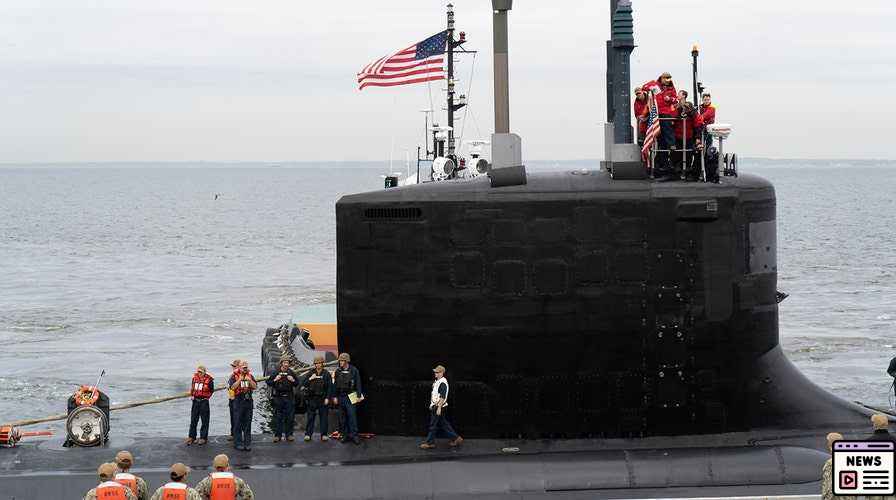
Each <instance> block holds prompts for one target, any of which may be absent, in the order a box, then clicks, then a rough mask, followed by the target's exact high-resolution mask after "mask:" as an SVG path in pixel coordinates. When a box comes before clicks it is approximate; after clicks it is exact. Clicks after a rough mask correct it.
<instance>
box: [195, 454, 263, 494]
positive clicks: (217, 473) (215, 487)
mask: <svg viewBox="0 0 896 500" xmlns="http://www.w3.org/2000/svg"><path fill="white" fill-rule="evenodd" d="M212 468H213V469H214V470H213V471H212V473H211V474H209V475H208V476H207V477H206V478H205V479H203V480H202V481H199V484H197V485H196V492H197V493H199V496H200V497H201V498H202V499H203V500H254V499H255V495H254V494H253V493H252V489H251V488H249V485H248V484H246V482H245V481H243V480H242V479H240V478H238V477H236V476H235V475H233V472H230V458H228V457H227V455H218V456H216V457H215V459H214V461H213V462H212Z"/></svg>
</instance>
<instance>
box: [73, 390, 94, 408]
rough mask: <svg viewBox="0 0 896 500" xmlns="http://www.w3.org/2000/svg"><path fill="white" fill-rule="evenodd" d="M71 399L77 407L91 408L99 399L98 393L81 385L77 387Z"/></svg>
mask: <svg viewBox="0 0 896 500" xmlns="http://www.w3.org/2000/svg"><path fill="white" fill-rule="evenodd" d="M73 397H74V398H75V404H76V405H78V406H93V405H95V404H96V402H97V400H99V398H100V391H98V390H95V388H93V387H89V386H86V385H82V386H81V387H78V390H77V391H75V394H74V396H73Z"/></svg>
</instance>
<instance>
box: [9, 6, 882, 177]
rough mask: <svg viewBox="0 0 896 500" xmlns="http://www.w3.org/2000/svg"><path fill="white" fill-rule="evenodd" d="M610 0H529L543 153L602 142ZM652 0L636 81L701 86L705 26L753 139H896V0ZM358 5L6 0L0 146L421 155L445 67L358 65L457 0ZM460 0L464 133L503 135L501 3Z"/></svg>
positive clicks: (844, 145)
mask: <svg viewBox="0 0 896 500" xmlns="http://www.w3.org/2000/svg"><path fill="white" fill-rule="evenodd" d="M608 3H609V2H608V1H605V0H580V1H572V0H550V1H547V0H539V1H533V0H517V1H516V2H514V9H513V10H512V11H511V13H510V76H511V89H510V96H511V115H510V119H511V129H512V131H514V132H517V133H519V134H520V135H521V136H522V139H523V157H524V159H529V160H536V159H538V160H545V159H548V160H549V159H572V158H598V157H601V156H602V154H603V144H602V122H603V120H604V118H605V116H606V112H605V103H604V95H605V90H604V85H605V83H604V75H605V55H604V41H605V40H606V38H607V37H608V35H609V33H608V23H609V21H608V12H607V10H608V6H607V4H608ZM633 3H634V10H635V30H636V33H635V36H636V39H637V42H638V44H639V47H638V48H637V49H636V50H635V53H634V54H633V58H632V66H633V75H634V77H633V84H635V83H641V82H643V81H646V80H647V79H651V78H655V77H656V75H658V74H659V73H660V72H662V71H664V70H668V71H671V72H672V74H673V76H674V77H675V80H676V83H677V84H678V85H679V86H680V87H681V86H686V87H687V88H690V69H689V58H690V55H689V52H690V46H691V44H692V43H693V42H697V43H699V44H700V46H701V48H702V54H703V58H702V69H701V70H702V79H703V81H704V82H705V83H706V84H707V86H708V88H709V89H710V90H711V91H712V93H713V96H714V100H715V102H716V104H717V106H718V121H719V122H726V123H731V124H733V125H734V133H733V134H732V138H731V141H730V144H731V147H732V148H733V149H734V150H736V151H738V152H739V153H741V154H742V155H744V156H769V157H791V158H793V157H797V158H890V159H893V158H896V153H894V152H893V146H892V144H893V141H892V137H893V135H894V132H896V127H894V125H893V117H894V115H896V104H894V99H896V97H894V96H896V83H894V82H896V55H894V54H896V37H894V36H893V35H892V24H893V22H894V20H896V2H893V1H892V0H866V1H862V2H855V1H852V2H833V1H829V0H824V1H822V0H788V1H787V2H781V1H774V0H755V1H740V0H724V1H715V2H709V1H705V0H703V1H696V0H681V1H666V0H663V1H660V0H634V2H633ZM76 4H77V5H76ZM341 4H342V5H344V6H345V7H343V8H340V7H339V5H340V2H311V1H308V0H305V1H299V2H297V1H295V0H290V1H284V0H263V1H259V2H246V1H245V0H239V1H236V0H189V1H186V2H185V1H183V0H152V1H149V0H146V1H142V2H137V1H131V0H107V1H99V0H81V1H80V2H73V1H71V0H3V2H2V3H0V91H2V92H0V96H2V97H0V162H27V161H34V162H40V161H119V160H121V161H192V160H208V161H213V160H224V161H229V160H234V161H243V160H245V161H248V160H261V161H297V160H380V159H387V158H388V157H389V154H390V149H392V150H393V151H394V152H395V153H394V155H395V158H396V160H399V161H403V159H404V155H405V153H404V151H405V150H410V152H411V156H412V157H413V156H414V154H415V151H416V146H417V145H418V144H419V143H420V142H421V141H422V136H423V115H422V114H421V113H420V112H419V110H420V109H422V108H427V107H429V93H428V87H427V85H425V84H423V85H415V86H403V87H397V88H391V89H377V88H368V89H365V90H364V91H363V92H359V91H358V90H357V86H356V83H355V74H356V73H357V72H358V71H359V70H360V69H361V67H362V66H364V65H365V64H367V63H368V62H370V61H371V60H373V59H376V58H378V57H380V56H382V55H384V54H385V53H387V52H389V51H392V50H396V49H398V48H400V47H403V46H407V45H410V44H411V43H414V42H416V41H419V40H421V39H423V38H425V37H427V36H429V35H431V34H433V33H436V32H437V31H439V30H441V29H443V23H444V2H443V1H441V0H382V1H379V2H368V1H361V0H349V1H347V2H341ZM454 4H455V9H456V11H457V21H458V28H459V29H460V30H463V31H466V32H467V35H468V36H467V38H468V39H469V40H470V41H469V43H468V44H467V47H468V48H469V49H476V50H479V51H480V53H479V55H478V56H477V57H476V59H475V66H473V64H472V58H471V57H470V56H464V57H463V58H462V61H461V62H460V63H459V66H460V70H459V74H460V78H461V82H460V84H459V85H460V87H461V88H462V89H463V91H464V92H466V90H467V88H468V85H470V78H469V75H470V71H471V66H472V67H474V78H473V79H472V87H470V92H469V94H470V103H471V107H470V109H471V113H470V114H469V115H468V118H467V121H466V124H465V125H464V139H475V138H479V137H487V136H488V134H490V132H491V129H492V126H493V115H492V101H491V97H492V87H491V85H492V83H491V82H492V80H491V77H492V71H491V9H490V5H491V2H490V1H488V0H456V1H455V2H454ZM442 86H443V85H442V84H441V83H439V82H437V83H434V84H433V85H432V91H433V99H434V100H435V101H436V106H439V103H440V102H441V93H440V89H441V88H442ZM460 116H461V117H463V113H461V115H460ZM461 126H462V122H459V123H458V128H460V127H461ZM458 133H460V130H458ZM393 140H394V148H393V147H392V144H393Z"/></svg>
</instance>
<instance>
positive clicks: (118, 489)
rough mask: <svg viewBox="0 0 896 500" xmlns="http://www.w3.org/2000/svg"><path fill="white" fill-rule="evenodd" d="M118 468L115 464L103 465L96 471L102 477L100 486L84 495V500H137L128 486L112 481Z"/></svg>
mask: <svg viewBox="0 0 896 500" xmlns="http://www.w3.org/2000/svg"><path fill="white" fill-rule="evenodd" d="M116 472H118V468H117V467H116V466H115V464H113V463H107V464H102V465H100V466H99V468H98V469H97V470H96V473H97V475H99V476H100V484H99V485H98V486H97V487H96V488H93V489H91V490H90V491H88V492H87V494H86V495H84V500H137V497H135V496H134V494H133V493H131V490H129V489H128V488H127V487H126V486H123V485H122V484H121V483H116V482H115V481H113V480H112V479H113V478H114V477H115V473H116Z"/></svg>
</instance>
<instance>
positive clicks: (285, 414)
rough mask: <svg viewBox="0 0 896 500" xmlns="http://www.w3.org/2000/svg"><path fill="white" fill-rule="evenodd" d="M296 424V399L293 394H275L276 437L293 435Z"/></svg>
mask: <svg viewBox="0 0 896 500" xmlns="http://www.w3.org/2000/svg"><path fill="white" fill-rule="evenodd" d="M295 426H296V400H295V398H294V397H293V395H292V394H286V395H283V396H274V437H281V436H287V437H288V436H292V433H293V429H294V428H295Z"/></svg>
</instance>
